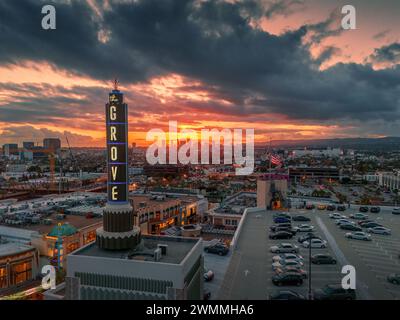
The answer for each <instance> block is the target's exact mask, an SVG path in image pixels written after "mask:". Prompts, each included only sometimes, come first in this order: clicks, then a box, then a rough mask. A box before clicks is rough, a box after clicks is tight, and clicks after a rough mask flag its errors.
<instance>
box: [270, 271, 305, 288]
mask: <svg viewBox="0 0 400 320" xmlns="http://www.w3.org/2000/svg"><path fill="white" fill-rule="evenodd" d="M272 283H273V284H274V285H276V286H301V285H302V284H303V276H302V275H300V274H296V273H281V274H276V275H273V276H272Z"/></svg>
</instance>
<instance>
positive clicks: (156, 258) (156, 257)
mask: <svg viewBox="0 0 400 320" xmlns="http://www.w3.org/2000/svg"><path fill="white" fill-rule="evenodd" d="M160 260H161V249H160V248H157V249H156V250H154V261H160Z"/></svg>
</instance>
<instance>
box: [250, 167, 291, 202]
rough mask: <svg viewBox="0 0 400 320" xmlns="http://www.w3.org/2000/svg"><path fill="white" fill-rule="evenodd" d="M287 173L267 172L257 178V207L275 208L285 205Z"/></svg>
mask: <svg viewBox="0 0 400 320" xmlns="http://www.w3.org/2000/svg"><path fill="white" fill-rule="evenodd" d="M288 180H289V175H287V174H273V173H268V174H264V175H260V176H259V177H258V179H257V207H258V208H262V209H269V210H276V209H281V208H285V207H286V206H287V204H286V200H287V189H288Z"/></svg>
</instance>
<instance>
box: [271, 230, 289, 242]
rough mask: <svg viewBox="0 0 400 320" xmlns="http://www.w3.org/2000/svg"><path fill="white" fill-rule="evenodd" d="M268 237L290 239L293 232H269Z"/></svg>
mask: <svg viewBox="0 0 400 320" xmlns="http://www.w3.org/2000/svg"><path fill="white" fill-rule="evenodd" d="M269 238H270V239H273V240H277V239H292V238H293V233H291V232H288V231H278V232H274V233H271V234H270V235H269Z"/></svg>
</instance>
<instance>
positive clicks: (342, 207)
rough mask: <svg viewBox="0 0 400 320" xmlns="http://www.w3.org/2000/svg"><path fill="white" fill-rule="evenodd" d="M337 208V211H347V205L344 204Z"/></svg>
mask: <svg viewBox="0 0 400 320" xmlns="http://www.w3.org/2000/svg"><path fill="white" fill-rule="evenodd" d="M336 210H337V211H346V206H343V205H341V206H337V208H336Z"/></svg>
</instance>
